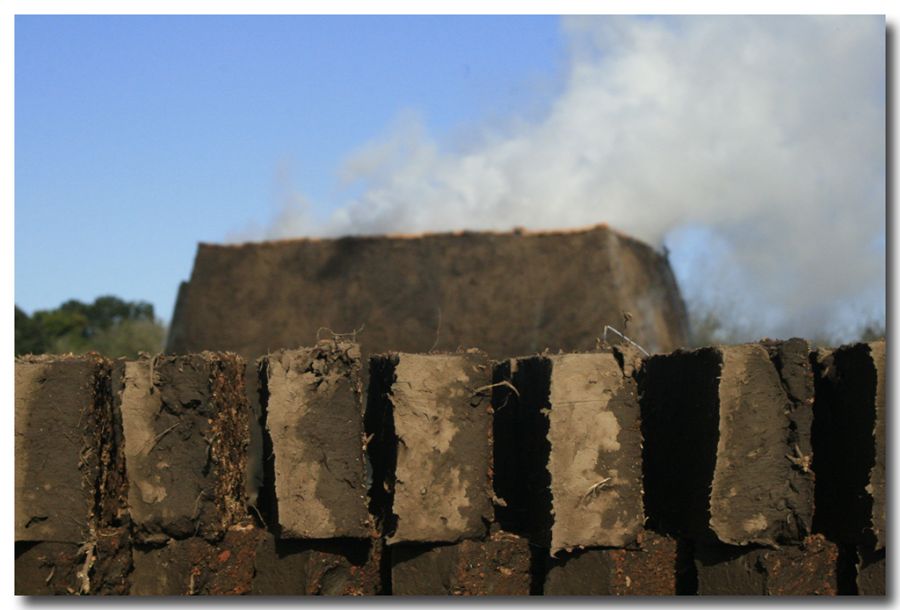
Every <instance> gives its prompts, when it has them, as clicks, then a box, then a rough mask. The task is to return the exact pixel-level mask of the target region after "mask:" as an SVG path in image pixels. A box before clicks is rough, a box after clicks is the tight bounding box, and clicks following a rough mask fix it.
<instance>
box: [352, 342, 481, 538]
mask: <svg viewBox="0 0 900 610" xmlns="http://www.w3.org/2000/svg"><path fill="white" fill-rule="evenodd" d="M370 368H371V372H372V373H371V378H372V385H371V386H370V390H369V406H368V409H367V415H366V430H367V432H368V433H369V434H371V435H372V437H371V438H372V442H371V443H370V444H369V448H370V451H371V454H370V455H371V459H372V464H373V471H374V481H375V482H374V486H373V501H374V502H375V504H376V505H381V506H382V509H381V510H383V511H384V518H383V523H382V527H383V531H384V532H385V533H386V534H387V542H388V544H393V543H399V542H456V541H458V540H460V539H464V538H477V537H481V536H483V535H484V534H485V529H486V528H485V523H486V522H489V521H490V520H491V518H492V516H493V511H492V506H491V482H490V462H491V413H490V398H489V397H490V385H491V370H490V366H489V363H488V360H487V358H486V356H485V355H484V354H482V353H480V352H477V351H469V352H460V353H455V354H426V355H415V354H389V355H386V356H376V357H373V358H372V360H371V365H370Z"/></svg>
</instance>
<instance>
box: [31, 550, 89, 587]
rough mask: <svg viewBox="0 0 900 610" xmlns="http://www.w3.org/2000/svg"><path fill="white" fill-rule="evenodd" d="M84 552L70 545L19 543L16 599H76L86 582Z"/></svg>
mask: <svg viewBox="0 0 900 610" xmlns="http://www.w3.org/2000/svg"><path fill="white" fill-rule="evenodd" d="M84 560H85V554H84V550H83V549H82V548H81V546H80V545H78V544H73V543H68V542H16V560H15V571H16V578H15V594H16V595H75V594H78V593H81V592H82V590H83V589H82V587H83V586H84V584H85V579H84V578H83V576H82V574H81V570H83V568H84Z"/></svg>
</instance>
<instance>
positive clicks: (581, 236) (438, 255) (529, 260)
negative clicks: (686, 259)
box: [166, 226, 687, 362]
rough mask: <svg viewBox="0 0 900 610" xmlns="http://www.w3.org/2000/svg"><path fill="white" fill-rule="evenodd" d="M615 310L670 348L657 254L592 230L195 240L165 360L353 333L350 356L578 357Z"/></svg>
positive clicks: (640, 334)
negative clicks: (471, 353)
mask: <svg viewBox="0 0 900 610" xmlns="http://www.w3.org/2000/svg"><path fill="white" fill-rule="evenodd" d="M511 303H515V304H516V306H513V307H511V306H510V304H511ZM623 311H627V312H629V313H630V314H631V316H632V318H631V321H630V322H629V326H628V330H629V333H628V334H629V335H630V336H632V338H634V339H635V340H636V341H637V342H638V343H640V344H641V345H643V346H644V347H645V348H646V349H648V350H650V351H651V352H654V351H668V350H671V349H674V348H676V347H679V346H682V345H684V342H685V340H686V337H687V317H686V313H685V307H684V303H683V301H682V299H681V296H680V294H679V292H678V288H677V285H676V283H675V278H674V275H673V274H672V271H671V268H670V267H669V264H668V261H667V260H666V258H665V257H664V256H663V255H661V254H660V253H658V252H656V251H655V250H653V249H652V248H651V247H650V246H648V245H646V244H644V243H641V242H639V241H637V240H634V239H632V238H629V237H626V236H624V235H622V234H620V233H617V232H615V231H613V230H611V229H609V228H606V227H604V226H598V227H593V228H588V229H583V230H575V231H560V232H547V233H528V232H523V231H517V232H513V233H474V232H463V233H455V234H435V235H419V236H393V237H392V236H378V237H359V236H357V237H345V238H340V239H301V240H289V241H278V242H267V243H253V244H243V245H239V246H233V245H229V246H219V245H211V244H201V245H200V246H199V248H198V250H197V255H196V258H195V260H194V268H193V271H192V273H191V278H190V280H189V282H187V283H185V284H182V286H181V288H180V290H179V292H178V301H177V304H176V307H175V311H174V314H173V318H172V324H171V326H170V331H169V340H168V345H167V347H166V351H167V352H169V353H187V352H192V351H199V350H229V351H234V352H237V353H239V354H241V355H242V356H243V357H244V358H245V359H246V360H247V361H249V362H252V361H255V360H256V359H257V358H258V357H260V356H262V355H265V354H267V353H269V352H270V351H273V350H277V349H293V348H296V347H297V346H300V345H314V344H315V343H316V342H317V341H318V339H319V338H320V334H321V332H320V329H321V328H328V329H331V330H332V331H334V332H336V333H349V332H352V331H354V330H357V329H361V328H363V327H364V331H363V332H362V334H360V340H361V343H362V349H363V357H364V358H367V357H368V356H369V355H373V354H379V353H387V352H389V351H396V352H407V353H424V352H428V351H432V350H434V349H437V350H455V349H457V348H458V347H460V346H461V347H463V348H470V347H477V348H479V349H482V350H485V351H486V352H487V353H488V354H490V355H491V357H493V358H498V359H503V358H512V357H515V356H519V355H522V354H533V353H536V352H539V351H541V350H543V349H544V348H550V349H552V350H553V351H556V350H558V349H562V350H565V351H573V350H589V349H592V348H593V347H594V344H595V341H596V338H597V337H598V336H599V334H600V333H602V331H603V327H604V325H607V324H609V325H612V326H614V327H616V328H621V326H622V312H623ZM317 333H319V334H317Z"/></svg>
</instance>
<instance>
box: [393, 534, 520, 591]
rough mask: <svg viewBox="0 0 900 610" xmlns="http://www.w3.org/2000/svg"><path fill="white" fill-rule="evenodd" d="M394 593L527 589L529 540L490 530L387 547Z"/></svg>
mask: <svg viewBox="0 0 900 610" xmlns="http://www.w3.org/2000/svg"><path fill="white" fill-rule="evenodd" d="M391 563H392V568H391V578H392V591H393V594H394V595H528V594H529V591H530V589H531V575H530V573H529V566H530V563H531V552H530V550H529V546H528V541H527V540H525V539H524V538H520V537H519V536H516V535H514V534H509V533H504V532H495V533H494V534H493V535H492V536H491V537H490V538H489V539H487V540H484V541H480V540H464V541H462V542H460V543H458V544H450V545H442V546H424V545H399V546H394V547H392V548H391Z"/></svg>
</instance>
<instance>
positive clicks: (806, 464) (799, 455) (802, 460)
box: [784, 443, 812, 473]
mask: <svg viewBox="0 0 900 610" xmlns="http://www.w3.org/2000/svg"><path fill="white" fill-rule="evenodd" d="M794 454H795V455H791V454H790V453H788V454H786V455H785V456H784V457H786V458H787V459H788V460H790V461H791V463H792V464H793V465H794V466H796V467H797V468H799V469H800V470H802V471H803V472H806V473H808V472H810V466H811V465H812V457H811V456H808V455H804V454H803V452H801V451H800V447H799V446H798V445H797V443H794Z"/></svg>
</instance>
